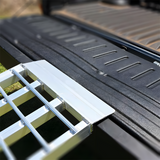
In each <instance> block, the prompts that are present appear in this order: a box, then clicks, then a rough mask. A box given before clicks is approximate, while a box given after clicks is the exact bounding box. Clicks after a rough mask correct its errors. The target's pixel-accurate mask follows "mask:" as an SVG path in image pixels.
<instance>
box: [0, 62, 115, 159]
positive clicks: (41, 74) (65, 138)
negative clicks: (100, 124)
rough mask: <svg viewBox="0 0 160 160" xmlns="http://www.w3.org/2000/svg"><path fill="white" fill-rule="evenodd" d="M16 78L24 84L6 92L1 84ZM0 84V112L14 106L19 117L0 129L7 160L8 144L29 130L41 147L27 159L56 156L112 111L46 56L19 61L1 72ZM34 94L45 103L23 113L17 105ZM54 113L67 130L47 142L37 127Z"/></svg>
mask: <svg viewBox="0 0 160 160" xmlns="http://www.w3.org/2000/svg"><path fill="white" fill-rule="evenodd" d="M26 76H29V77H31V78H32V79H33V80H34V82H32V83H29V82H28V81H27V80H26V79H25V77H26ZM18 80H21V81H22V82H23V83H24V84H25V87H23V88H22V89H20V90H18V91H16V92H14V93H13V94H11V95H7V94H6V93H5V92H4V90H3V89H2V87H3V88H5V87H7V86H9V85H11V84H13V83H15V82H17V81H18ZM0 86H1V87H0V92H1V94H2V95H3V97H4V98H3V99H2V100H0V115H1V116H2V115H5V114H6V113H7V112H9V111H10V110H11V109H13V110H14V111H15V112H16V114H17V115H18V116H19V117H20V120H19V121H18V122H16V123H14V124H12V125H11V126H9V127H7V128H6V129H4V130H2V131H1V132H0V146H1V148H2V150H3V151H4V152H5V154H6V156H7V158H8V159H10V160H11V159H12V160H13V159H16V158H15V157H14V155H13V154H12V152H11V151H10V149H9V148H8V147H7V145H8V146H10V145H11V144H13V143H14V142H16V141H17V140H19V139H21V138H22V137H24V136H25V135H26V134H28V133H29V132H31V133H32V134H33V135H34V136H35V138H36V139H37V140H38V142H39V143H40V144H41V146H42V148H41V149H40V150H39V151H37V152H36V153H35V154H33V155H31V156H30V157H29V158H28V159H36V160H37V159H42V158H46V159H50V158H52V159H57V158H58V157H60V156H62V155H63V154H64V153H65V152H67V151H68V150H70V149H71V148H72V147H74V146H75V145H76V144H78V143H79V142H81V141H82V140H83V139H85V138H86V137H88V136H89V135H90V133H91V132H92V131H93V126H92V125H93V124H94V123H95V122H97V121H99V120H101V119H103V118H105V117H107V116H108V115H110V114H112V113H114V109H112V108H111V107H110V106H109V105H107V104H106V103H104V102H103V101H101V100H100V99H99V98H97V97H96V96H94V95H93V94H91V93H90V92H89V91H87V90H86V89H85V88H83V87H82V86H80V85H79V84H78V83H76V82H75V81H73V80H72V79H71V78H69V77H68V76H66V75H65V74H63V73H62V72H61V71H59V70H58V69H56V68H55V67H53V66H52V65H51V64H49V63H48V62H46V61H45V60H42V61H37V62H31V63H26V64H23V65H22V64H21V65H18V66H16V67H13V68H12V69H10V70H8V71H6V72H4V73H2V74H0ZM38 88H39V89H38ZM40 90H45V91H46V92H47V93H49V94H50V95H51V96H52V97H53V98H54V99H53V100H52V101H51V102H48V101H47V100H46V99H45V98H44V97H43V96H42V95H41V94H40V92H39V91H40ZM33 96H37V97H38V98H39V99H40V100H41V101H42V102H43V104H44V106H42V107H41V108H39V109H37V110H35V111H34V112H32V113H30V114H29V115H27V116H24V115H23V114H22V112H21V111H20V110H19V108H18V107H17V106H19V104H21V103H23V102H25V101H27V100H29V99H30V98H31V97H33ZM64 109H66V110H67V111H69V112H70V113H71V114H72V115H73V116H74V117H75V118H76V119H78V120H79V123H78V124H77V125H75V126H74V125H73V124H72V123H71V122H70V121H69V120H68V119H67V118H66V117H64V116H63V115H62V114H61V113H60V112H61V111H63V110H64ZM51 112H52V113H51ZM54 116H57V117H58V118H59V119H60V120H61V121H62V122H63V123H64V124H65V125H66V126H67V127H68V128H69V130H68V131H67V132H65V133H64V134H63V135H61V136H59V137H58V138H57V139H55V140H54V141H52V142H51V143H47V142H46V141H45V140H44V138H43V137H42V136H41V135H40V134H39V133H38V131H37V130H36V128H37V127H38V126H40V125H42V124H43V123H45V122H46V121H48V120H49V119H51V118H52V117H54ZM53 127H54V126H53ZM24 145H25V144H24Z"/></svg>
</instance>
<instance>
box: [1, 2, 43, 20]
mask: <svg viewBox="0 0 160 160" xmlns="http://www.w3.org/2000/svg"><path fill="white" fill-rule="evenodd" d="M30 14H41V12H40V9H39V7H38V0H13V1H12V0H0V17H1V18H5V17H12V16H23V15H30Z"/></svg>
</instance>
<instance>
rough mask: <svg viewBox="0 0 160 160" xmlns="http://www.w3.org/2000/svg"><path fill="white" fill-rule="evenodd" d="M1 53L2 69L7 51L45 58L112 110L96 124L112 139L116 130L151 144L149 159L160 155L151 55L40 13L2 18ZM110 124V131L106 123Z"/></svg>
mask: <svg viewBox="0 0 160 160" xmlns="http://www.w3.org/2000/svg"><path fill="white" fill-rule="evenodd" d="M11 46H12V47H11ZM0 51H1V54H0V56H1V61H3V63H4V64H5V65H6V67H7V68H10V67H11V66H12V65H11V63H10V65H9V64H8V63H5V54H6V52H8V53H9V54H10V55H11V56H12V57H13V58H14V59H16V60H15V61H16V63H24V62H29V61H34V60H40V59H45V60H47V61H48V62H50V63H51V64H52V65H54V66H55V67H57V68H58V69H60V70H61V71H62V72H64V73H65V74H67V75H68V76H69V77H71V78H72V79H74V80H75V81H76V82H78V83H79V84H81V85H82V86H84V87H85V88H86V89H88V90H89V91H91V92H92V93H94V94H95V95H96V96H98V97H99V98H100V99H102V100H103V101H104V102H106V103H108V104H109V105H111V106H112V107H113V108H114V109H115V110H116V112H115V114H113V115H112V116H110V117H109V120H108V119H106V120H103V121H101V122H100V123H98V124H97V126H98V127H99V128H101V129H102V130H103V131H105V132H106V133H107V134H109V135H112V136H113V137H112V138H113V139H116V136H117V134H118V130H117V134H116V133H115V134H113V133H114V132H115V130H116V128H119V130H123V132H125V133H124V135H123V136H125V135H127V136H130V137H132V138H133V139H135V141H137V143H142V144H143V145H144V146H145V147H146V148H150V149H151V151H148V153H150V152H151V153H152V154H153V153H154V154H153V155H154V156H153V155H152V154H149V155H151V157H152V156H153V157H154V158H155V157H157V156H159V155H160V118H159V117H160V92H159V89H160V68H159V67H158V66H157V65H155V64H153V61H154V60H153V59H150V58H148V57H147V56H144V55H140V54H139V53H137V52H132V51H127V50H125V49H124V48H120V47H119V46H116V45H115V44H113V43H112V42H109V41H107V40H105V39H103V38H100V37H98V36H96V35H93V34H91V33H89V32H87V31H84V30H82V29H80V28H77V27H76V26H73V25H71V24H66V23H64V22H62V21H59V20H57V19H55V18H53V17H52V18H48V17H45V16H28V17H22V18H12V19H6V20H3V21H2V22H1V24H0ZM13 58H11V59H13ZM112 123H114V125H113V126H114V127H115V130H114V129H113V128H114V127H113V128H112V127H111V128H108V127H107V126H109V125H110V124H112ZM112 129H113V130H112ZM123 136H122V137H123ZM127 136H126V137H127ZM132 138H131V139H132ZM122 139H123V138H122ZM120 141H121V140H120ZM121 143H124V141H123V142H122V141H121ZM122 146H123V144H122ZM123 147H126V148H127V145H125V144H124V146H123ZM131 148H134V147H131ZM150 149H148V150H150ZM135 150H136V149H135ZM139 151H140V149H139ZM133 152H134V149H133ZM140 154H143V153H140ZM137 155H138V153H137ZM145 156H146V155H145ZM147 156H148V155H147ZM142 157H143V156H142ZM153 157H152V158H153ZM142 159H145V158H144V157H143V158H142Z"/></svg>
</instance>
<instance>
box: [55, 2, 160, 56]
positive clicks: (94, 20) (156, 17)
mask: <svg viewBox="0 0 160 160" xmlns="http://www.w3.org/2000/svg"><path fill="white" fill-rule="evenodd" d="M53 14H56V15H61V16H64V17H69V18H70V19H73V20H76V21H78V22H81V23H82V24H87V25H89V26H90V27H95V28H97V29H100V30H102V31H106V32H109V33H111V34H113V35H115V36H118V37H120V38H123V39H126V40H129V41H130V42H133V43H135V44H136V45H140V46H142V47H144V48H146V49H149V50H152V51H154V52H156V53H157V54H158V55H160V14H159V12H158V11H152V10H149V9H144V8H140V7H138V6H114V5H113V6H112V5H107V4H106V3H101V2H94V3H89V4H82V5H72V6H66V7H64V8H63V9H62V10H60V11H57V12H53Z"/></svg>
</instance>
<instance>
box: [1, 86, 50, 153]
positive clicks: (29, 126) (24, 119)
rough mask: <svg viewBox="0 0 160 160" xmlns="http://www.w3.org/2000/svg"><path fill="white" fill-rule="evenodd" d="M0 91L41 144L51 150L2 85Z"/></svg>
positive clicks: (46, 149)
mask: <svg viewBox="0 0 160 160" xmlns="http://www.w3.org/2000/svg"><path fill="white" fill-rule="evenodd" d="M0 93H1V94H2V95H3V97H4V98H5V99H6V100H7V102H8V103H9V104H10V105H11V107H12V108H13V110H14V111H15V112H16V113H17V115H18V116H19V117H20V118H21V120H22V123H23V122H24V124H25V125H26V126H27V127H28V128H29V130H30V131H31V132H32V134H33V135H34V136H35V137H36V139H37V140H38V141H39V142H40V144H41V145H42V146H43V147H44V148H45V151H46V152H49V151H50V150H51V149H50V147H49V146H48V144H47V142H46V141H45V140H44V139H43V138H42V136H41V135H40V134H39V133H38V132H37V131H36V130H35V128H34V127H33V126H32V125H31V124H30V123H29V122H28V120H27V118H26V117H25V116H24V115H23V114H22V113H21V111H20V110H19V109H18V108H17V106H16V105H15V104H14V103H13V102H12V100H11V99H10V98H9V97H8V95H7V94H6V93H5V92H4V90H3V89H2V88H1V87H0Z"/></svg>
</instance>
